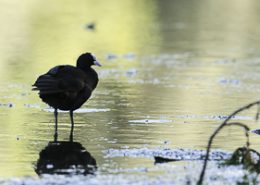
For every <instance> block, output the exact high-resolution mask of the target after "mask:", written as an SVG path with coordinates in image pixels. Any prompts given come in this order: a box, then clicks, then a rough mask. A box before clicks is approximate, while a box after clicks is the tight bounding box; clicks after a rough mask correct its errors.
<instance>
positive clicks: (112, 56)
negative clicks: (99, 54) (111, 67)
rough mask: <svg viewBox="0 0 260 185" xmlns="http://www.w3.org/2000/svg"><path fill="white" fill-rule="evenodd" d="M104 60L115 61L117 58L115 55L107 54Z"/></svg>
mask: <svg viewBox="0 0 260 185" xmlns="http://www.w3.org/2000/svg"><path fill="white" fill-rule="evenodd" d="M105 58H106V60H115V59H117V58H118V57H117V55H115V54H112V53H109V54H107V55H106V57H105Z"/></svg>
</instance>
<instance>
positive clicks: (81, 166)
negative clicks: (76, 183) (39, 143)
mask: <svg viewBox="0 0 260 185" xmlns="http://www.w3.org/2000/svg"><path fill="white" fill-rule="evenodd" d="M96 170H97V164H96V160H95V159H94V158H93V157H92V156H91V154H90V153H89V152H88V151H87V150H86V149H85V148H84V147H83V146H82V145H81V144H80V143H78V142H71V141H70V142H68V141H60V142H49V144H48V145H47V146H46V147H45V148H44V149H43V150H42V151H41V152H40V154H39V159H38V161H37V164H36V166H35V172H36V173H37V174H38V175H42V174H67V175H72V174H83V175H87V174H93V173H94V172H95V171H96Z"/></svg>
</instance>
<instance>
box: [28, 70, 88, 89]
mask: <svg viewBox="0 0 260 185" xmlns="http://www.w3.org/2000/svg"><path fill="white" fill-rule="evenodd" d="M84 85H85V84H84V81H81V80H79V79H77V78H57V77H53V76H52V75H49V74H44V75H41V76H40V77H39V78H38V79H37V80H36V82H35V84H34V85H33V86H34V88H33V89H32V90H39V91H40V93H41V94H53V93H61V92H77V91H80V90H81V89H82V88H84Z"/></svg>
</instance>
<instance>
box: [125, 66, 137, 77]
mask: <svg viewBox="0 0 260 185" xmlns="http://www.w3.org/2000/svg"><path fill="white" fill-rule="evenodd" d="M136 74H137V69H135V68H133V69H129V70H127V71H126V76H127V77H134V76H136Z"/></svg>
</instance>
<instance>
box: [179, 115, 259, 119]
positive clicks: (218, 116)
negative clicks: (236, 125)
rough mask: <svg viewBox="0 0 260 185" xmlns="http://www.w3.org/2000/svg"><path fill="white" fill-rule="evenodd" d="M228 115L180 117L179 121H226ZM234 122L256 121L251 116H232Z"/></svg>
mask: <svg viewBox="0 0 260 185" xmlns="http://www.w3.org/2000/svg"><path fill="white" fill-rule="evenodd" d="M227 117H228V116H226V115H179V116H176V118H178V119H203V120H225V119H227ZM232 119H234V120H254V118H252V117H251V116H232Z"/></svg>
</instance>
